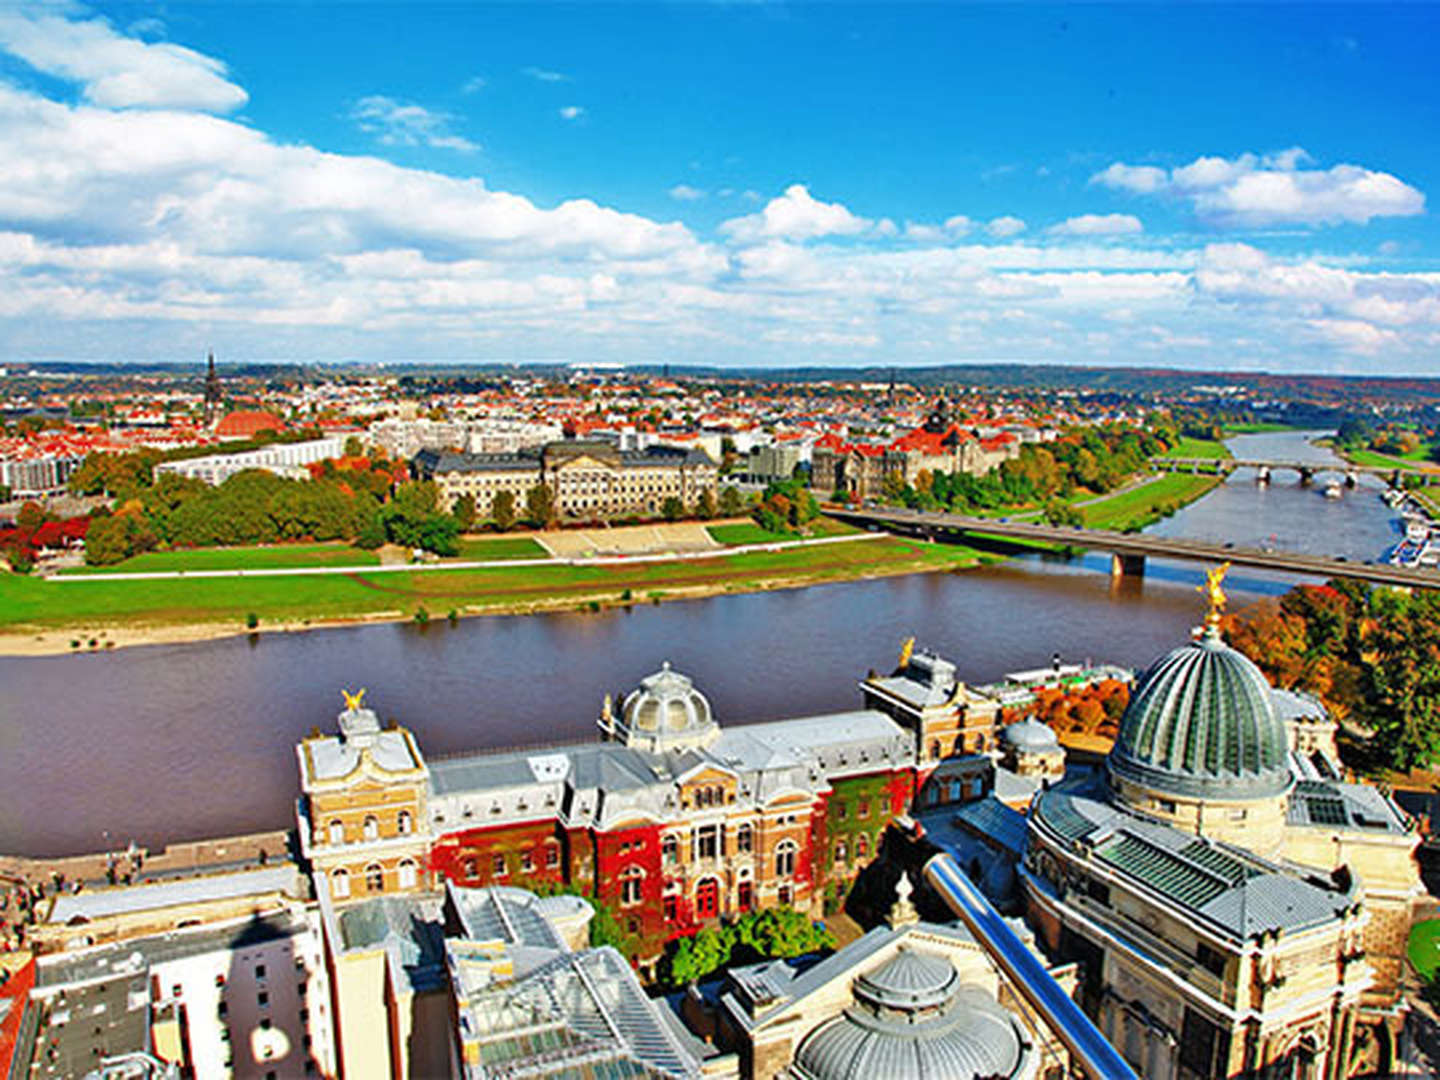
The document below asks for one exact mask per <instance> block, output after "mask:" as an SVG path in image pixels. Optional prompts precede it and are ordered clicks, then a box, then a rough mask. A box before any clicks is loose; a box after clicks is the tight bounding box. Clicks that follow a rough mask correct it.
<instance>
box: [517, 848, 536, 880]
mask: <svg viewBox="0 0 1440 1080" xmlns="http://www.w3.org/2000/svg"><path fill="white" fill-rule="evenodd" d="M534 869H535V860H534V859H533V858H532V857H531V855H530V852H528V851H522V852H521V853H520V870H521V872H522V873H525V874H528V873H530V872H531V871H532V870H534Z"/></svg>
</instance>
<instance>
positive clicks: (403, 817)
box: [395, 810, 415, 836]
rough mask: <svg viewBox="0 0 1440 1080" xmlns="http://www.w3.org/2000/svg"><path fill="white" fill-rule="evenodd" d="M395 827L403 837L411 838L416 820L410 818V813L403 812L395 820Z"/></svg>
mask: <svg viewBox="0 0 1440 1080" xmlns="http://www.w3.org/2000/svg"><path fill="white" fill-rule="evenodd" d="M395 825H396V828H398V829H399V830H400V835H401V836H409V835H410V830H411V829H413V828H414V827H415V825H414V820H413V819H412V818H411V817H410V811H409V810H401V811H400V813H399V815H398V816H397V817H396V819H395Z"/></svg>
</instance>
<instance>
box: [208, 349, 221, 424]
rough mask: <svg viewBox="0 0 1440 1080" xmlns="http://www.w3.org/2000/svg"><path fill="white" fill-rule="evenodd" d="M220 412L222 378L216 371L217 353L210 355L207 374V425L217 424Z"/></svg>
mask: <svg viewBox="0 0 1440 1080" xmlns="http://www.w3.org/2000/svg"><path fill="white" fill-rule="evenodd" d="M219 411H220V376H219V375H218V374H217V373H216V371H215V353H214V352H213V351H212V352H211V353H210V359H209V366H208V368H207V370H206V372H205V424H206V426H207V427H208V426H209V425H210V424H212V423H214V422H215V414H216V413H217V412H219Z"/></svg>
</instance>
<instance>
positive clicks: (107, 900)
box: [47, 863, 308, 923]
mask: <svg viewBox="0 0 1440 1080" xmlns="http://www.w3.org/2000/svg"><path fill="white" fill-rule="evenodd" d="M275 892H280V893H285V894H287V895H289V896H294V897H300V898H303V897H305V896H306V894H307V892H308V890H307V889H306V887H305V879H304V877H303V876H302V875H301V873H300V871H299V870H298V869H297V868H296V867H295V866H294V864H292V863H282V864H281V865H279V866H267V867H257V868H256V869H253V870H242V871H239V872H237V873H232V874H215V875H212V876H208V877H191V878H180V879H173V880H168V881H160V882H155V883H153V884H144V885H127V886H121V887H119V888H113V889H104V888H95V889H92V890H87V891H85V892H82V893H80V894H79V895H75V894H74V893H62V894H61V895H60V896H58V897H56V899H55V905H54V907H53V908H52V909H51V911H50V917H49V919H48V920H47V921H48V922H50V923H68V922H69V921H70V920H72V919H77V918H79V919H86V920H90V919H101V918H104V917H106V916H107V915H124V914H128V913H130V912H134V911H152V910H155V909H157V908H167V907H176V906H178V905H180V904H199V903H203V902H205V901H207V900H229V899H235V898H237V897H242V896H259V895H262V894H264V893H275Z"/></svg>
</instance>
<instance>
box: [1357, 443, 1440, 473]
mask: <svg viewBox="0 0 1440 1080" xmlns="http://www.w3.org/2000/svg"><path fill="white" fill-rule="evenodd" d="M1342 453H1343V454H1344V456H1345V457H1347V458H1348V459H1349V460H1351V461H1353V462H1354V463H1355V464H1356V465H1371V466H1374V467H1376V468H1381V469H1390V468H1395V469H1433V468H1435V467H1436V466H1435V463H1434V462H1432V461H1431V460H1430V450H1429V448H1428V447H1424V446H1422V447H1420V448H1418V449H1416V450H1412V451H1410V453H1408V454H1405V455H1403V456H1401V455H1398V454H1382V453H1380V452H1379V451H1378V450H1345V451H1342Z"/></svg>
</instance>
